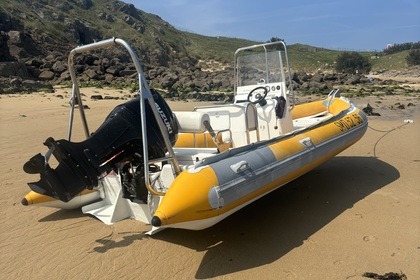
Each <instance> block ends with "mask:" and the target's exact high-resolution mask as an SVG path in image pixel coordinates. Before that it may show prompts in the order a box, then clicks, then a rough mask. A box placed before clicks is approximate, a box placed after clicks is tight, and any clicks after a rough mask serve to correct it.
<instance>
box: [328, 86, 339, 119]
mask: <svg viewBox="0 0 420 280" xmlns="http://www.w3.org/2000/svg"><path fill="white" fill-rule="evenodd" d="M339 91H340V90H339V89H333V90H332V91H330V93H328V96H327V98H329V100H328V105H327V112H328V113H330V105H331V103H332V101H333V100H334V98H335V96H336V95H337V94H338V96H340V94H339Z"/></svg>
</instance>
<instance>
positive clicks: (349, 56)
mask: <svg viewBox="0 0 420 280" xmlns="http://www.w3.org/2000/svg"><path fill="white" fill-rule="evenodd" d="M335 69H336V70H337V71H338V72H341V73H348V74H354V73H369V71H370V70H371V69H372V65H371V64H370V62H369V60H368V59H367V58H366V57H364V56H363V55H361V54H360V53H357V52H343V53H341V54H340V55H339V56H338V57H337V64H336V66H335Z"/></svg>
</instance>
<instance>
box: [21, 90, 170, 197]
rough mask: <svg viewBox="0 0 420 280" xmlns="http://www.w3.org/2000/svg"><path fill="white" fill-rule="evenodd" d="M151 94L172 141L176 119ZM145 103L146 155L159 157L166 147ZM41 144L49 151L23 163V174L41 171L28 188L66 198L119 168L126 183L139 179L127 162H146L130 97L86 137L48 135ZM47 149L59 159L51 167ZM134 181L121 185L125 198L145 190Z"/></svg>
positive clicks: (134, 104)
mask: <svg viewBox="0 0 420 280" xmlns="http://www.w3.org/2000/svg"><path fill="white" fill-rule="evenodd" d="M152 95H153V99H154V101H155V104H154V105H155V106H156V109H157V111H158V113H159V116H160V117H161V119H162V121H163V123H164V125H165V127H166V129H167V131H168V135H169V139H170V141H171V144H172V145H173V144H174V143H175V141H176V137H177V133H178V127H177V124H176V120H175V119H174V117H173V114H172V111H171V109H170V108H169V106H168V104H167V103H166V102H165V100H164V99H163V98H162V97H161V96H160V95H159V94H158V93H157V92H156V91H152ZM145 105H146V106H145V108H146V118H147V143H148V157H149V159H156V158H161V157H164V156H165V153H166V151H167V150H166V146H165V142H164V139H163V136H162V135H161V132H160V130H159V126H158V124H157V122H156V120H155V118H154V114H153V111H152V110H151V108H150V106H149V104H148V102H145ZM44 145H46V146H47V147H48V148H49V151H48V152H47V154H46V155H45V156H43V155H41V154H37V155H35V156H34V157H32V158H31V159H30V160H29V161H28V162H26V163H25V165H24V167H23V169H24V171H25V172H26V173H29V174H37V173H39V174H40V175H41V179H40V180H39V181H38V182H33V183H28V185H29V187H30V188H31V190H33V191H35V192H37V193H40V194H43V195H47V196H51V197H53V198H56V199H59V200H61V201H64V202H67V201H69V200H71V199H72V198H73V197H75V196H76V195H77V194H79V193H80V192H81V191H82V190H84V189H86V188H87V189H92V188H93V187H95V186H97V185H98V177H99V176H101V175H104V174H107V173H109V172H110V171H112V170H116V169H118V168H119V169H121V170H122V173H123V176H122V177H123V178H125V181H126V184H125V186H128V185H129V183H130V181H133V180H134V181H137V182H138V181H139V178H134V179H133V180H129V179H127V178H126V177H127V172H128V171H129V170H128V168H127V165H126V164H127V162H135V163H136V164H137V166H142V164H140V162H141V163H143V162H144V159H143V141H142V130H141V115H140V99H139V98H136V99H133V100H131V101H128V102H126V103H124V104H121V105H119V106H117V107H116V108H114V109H113V110H112V111H111V113H110V114H109V115H108V117H107V118H106V119H105V121H104V123H103V124H102V125H101V126H100V127H99V128H98V130H97V131H96V132H95V133H93V134H92V135H91V136H90V137H88V138H87V139H86V140H85V141H82V142H80V143H74V142H70V141H67V140H54V139H53V138H51V137H50V138H48V139H47V140H46V141H45V143H44ZM51 153H52V154H53V155H54V157H55V158H56V159H57V161H58V163H59V164H58V166H57V167H56V168H55V169H53V168H51V167H50V165H49V164H48V160H49V156H50V155H51ZM139 170H140V169H139ZM124 174H125V175H124ZM143 179H144V176H143ZM143 181H144V180H143ZM127 182H128V185H127ZM143 184H144V183H143ZM138 185H139V184H136V186H135V188H137V190H136V189H134V190H133V189H130V188H127V189H125V190H124V189H123V193H124V197H126V198H129V199H131V200H134V199H141V197H144V191H142V192H143V194H142V193H141V191H139V190H138ZM123 186H124V182H123ZM146 193H147V191H146Z"/></svg>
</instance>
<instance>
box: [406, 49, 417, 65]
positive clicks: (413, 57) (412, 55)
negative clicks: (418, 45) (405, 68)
mask: <svg viewBox="0 0 420 280" xmlns="http://www.w3.org/2000/svg"><path fill="white" fill-rule="evenodd" d="M407 64H408V65H409V66H414V65H420V49H417V50H411V51H410V52H409V53H408V55H407Z"/></svg>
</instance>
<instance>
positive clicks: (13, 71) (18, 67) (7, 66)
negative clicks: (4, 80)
mask: <svg viewBox="0 0 420 280" xmlns="http://www.w3.org/2000/svg"><path fill="white" fill-rule="evenodd" d="M0 76H1V77H10V76H17V77H21V78H23V79H27V78H30V77H31V76H30V75H29V72H28V69H27V68H26V65H25V63H23V62H18V61H5V62H2V63H0Z"/></svg>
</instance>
